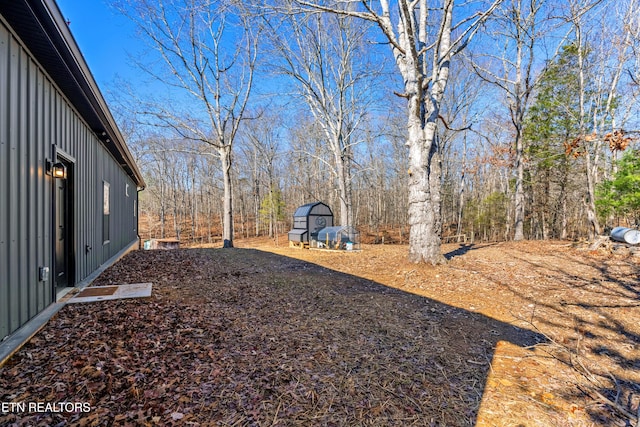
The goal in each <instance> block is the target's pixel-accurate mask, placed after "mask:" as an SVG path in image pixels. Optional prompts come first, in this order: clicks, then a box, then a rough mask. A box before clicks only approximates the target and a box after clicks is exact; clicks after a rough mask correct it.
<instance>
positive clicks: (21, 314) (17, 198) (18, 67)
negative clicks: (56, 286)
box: [0, 19, 137, 340]
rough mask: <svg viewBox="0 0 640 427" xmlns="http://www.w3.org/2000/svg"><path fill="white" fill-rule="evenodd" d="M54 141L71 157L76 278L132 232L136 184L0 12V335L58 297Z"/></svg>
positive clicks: (123, 243) (87, 272)
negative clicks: (49, 164)
mask: <svg viewBox="0 0 640 427" xmlns="http://www.w3.org/2000/svg"><path fill="white" fill-rule="evenodd" d="M53 144H55V145H56V146H57V148H58V149H60V150H62V151H63V152H64V153H66V154H68V155H70V156H72V157H73V158H74V159H75V162H74V163H73V166H72V168H73V171H72V175H73V176H72V178H73V183H72V185H73V187H74V189H73V197H74V224H73V228H74V230H73V235H74V252H75V259H74V262H75V281H76V282H79V281H81V280H82V279H84V278H86V277H87V276H89V275H90V274H91V273H92V272H94V271H95V270H96V269H97V268H98V267H100V266H101V265H102V264H103V263H105V262H106V261H107V260H108V259H109V258H111V257H112V256H114V255H115V254H117V253H118V252H119V251H120V250H121V249H123V248H124V247H126V246H127V245H129V244H130V243H131V242H133V241H134V240H135V239H136V238H137V230H136V218H135V216H134V214H133V207H134V201H135V200H136V199H137V192H136V184H135V183H134V182H133V181H132V179H131V178H130V177H129V176H128V175H127V174H126V173H125V172H124V170H123V169H122V168H121V167H120V165H119V164H118V162H117V161H116V160H115V159H114V158H113V157H112V155H111V154H110V153H109V151H108V150H107V149H106V148H105V147H104V146H103V145H102V143H100V141H99V140H98V138H97V136H96V135H95V134H94V133H93V132H92V130H91V129H90V128H89V127H88V126H87V125H86V123H85V122H84V121H83V120H82V119H81V118H80V116H79V114H78V113H77V112H76V111H75V109H74V108H73V107H72V106H71V105H70V104H69V102H68V100H67V99H66V98H65V97H64V95H63V94H62V93H61V92H60V90H59V89H58V88H57V87H56V86H55V85H54V84H53V83H52V80H51V79H50V78H49V76H47V74H46V73H45V72H43V70H42V68H41V67H40V66H39V65H38V64H37V63H36V62H35V61H34V60H33V59H32V57H31V56H30V54H29V52H28V50H26V49H25V48H24V47H23V46H22V45H21V43H20V41H19V40H18V39H17V37H16V36H15V35H14V34H13V33H12V32H11V30H10V29H9V28H8V27H7V26H6V24H5V23H4V21H3V20H2V19H0V340H2V339H3V338H4V337H6V336H7V335H9V334H11V333H12V332H14V331H15V330H17V329H18V328H19V327H20V326H22V325H24V324H25V323H26V322H27V321H28V320H29V319H31V318H32V317H34V316H35V315H37V314H38V313H39V312H40V311H42V310H43V309H44V308H46V307H47V306H48V305H49V304H51V303H52V302H53V301H54V298H55V296H54V295H53V280H52V278H53V274H54V271H53V269H54V256H53V241H52V239H53V238H54V236H55V234H54V233H53V230H52V224H53V221H52V215H53V206H52V203H53V181H52V178H51V177H50V176H49V175H47V174H46V159H48V158H49V159H53V158H54V153H55V151H54V148H53ZM103 180H104V181H107V182H109V183H110V184H111V215H110V218H109V220H110V234H111V240H110V242H109V243H108V244H105V245H103V241H102V182H103ZM127 185H129V197H127V196H126V194H125V189H126V186H127ZM88 247H90V248H91V250H86V248H88ZM41 266H47V267H49V268H50V269H51V276H50V279H49V280H47V281H39V271H38V269H39V267H41Z"/></svg>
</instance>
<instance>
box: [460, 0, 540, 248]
mask: <svg viewBox="0 0 640 427" xmlns="http://www.w3.org/2000/svg"><path fill="white" fill-rule="evenodd" d="M547 3H548V2H547V1H546V0H508V1H506V2H505V3H503V4H502V7H500V9H499V11H498V12H497V13H496V14H495V16H496V19H495V20H493V23H494V24H495V28H494V32H493V33H492V38H493V40H492V38H491V37H487V38H486V39H485V40H483V41H484V42H485V43H490V42H493V43H495V46H496V47H498V49H500V46H502V48H501V51H500V50H498V53H495V52H493V51H492V50H485V49H486V48H485V47H483V49H482V51H481V52H478V53H476V54H474V55H473V61H472V63H473V67H474V69H475V71H476V73H477V74H478V75H479V76H480V77H481V78H482V79H483V80H485V81H486V82H488V83H490V84H492V85H494V86H495V87H497V88H498V89H499V91H501V92H503V93H504V94H505V95H506V99H507V102H508V105H507V107H508V109H509V113H510V117H511V124H512V126H513V135H514V141H513V147H514V151H515V170H516V182H515V194H514V198H515V212H514V215H515V218H514V236H513V239H514V240H522V239H524V218H525V185H524V184H525V154H526V147H525V141H524V138H523V125H524V120H525V116H526V113H527V108H528V106H529V102H530V100H531V97H532V94H533V90H534V88H535V85H536V82H537V81H538V80H539V78H540V76H541V74H540V73H537V69H536V66H535V65H536V61H537V62H538V63H539V62H540V61H541V59H540V58H539V55H538V54H539V53H540V52H542V51H543V50H542V46H541V43H542V41H543V40H544V39H543V37H542V36H543V34H544V30H545V29H544V28H543V25H542V23H543V20H544V21H547V18H546V17H545V16H544V15H543V12H544V8H545V5H546V4H547ZM547 22H548V21H547ZM547 29H548V28H547Z"/></svg>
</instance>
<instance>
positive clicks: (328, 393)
mask: <svg viewBox="0 0 640 427" xmlns="http://www.w3.org/2000/svg"><path fill="white" fill-rule="evenodd" d="M280 242H281V245H280V246H276V245H275V244H273V242H267V241H264V240H255V241H244V242H236V244H237V246H239V247H238V248H236V249H230V250H229V249H227V250H223V249H217V248H192V249H180V250H174V251H139V252H133V253H131V254H129V255H128V256H127V257H125V258H124V259H123V260H122V261H121V262H119V263H118V264H116V265H115V266H113V267H112V268H110V269H108V270H107V271H106V272H105V273H104V274H103V275H102V276H100V277H99V279H98V280H97V281H96V282H94V283H93V285H107V284H122V283H139V282H148V281H151V282H153V284H154V291H153V295H152V297H151V298H149V299H145V300H120V301H105V302H98V303H86V304H72V305H67V306H66V307H65V308H63V309H62V310H61V311H60V312H59V314H58V315H57V316H56V317H55V318H54V319H53V320H52V321H51V322H50V323H49V324H48V325H47V326H46V327H45V328H44V329H43V330H42V331H41V332H40V333H39V334H38V335H36V336H35V337H34V338H33V339H32V340H31V342H30V343H28V344H27V345H26V346H25V347H24V348H23V349H22V350H21V351H20V352H19V353H17V354H16V355H15V356H14V357H13V358H12V359H11V360H10V361H9V362H8V363H7V364H6V365H5V366H4V367H2V368H0V402H64V401H66V402H88V403H90V405H91V410H90V411H88V412H76V413H68V412H62V413H56V412H50V413H26V414H25V413H16V412H5V413H2V412H0V425H12V424H13V425H20V426H21V425H24V426H26V425H29V426H31V425H42V426H45V425H46V426H49V425H87V426H89V425H191V426H198V425H200V426H205V425H221V426H232V425H233V426H267V425H270V426H271V425H274V426H294V425H300V426H308V425H322V426H346V425H348V426H352V425H363V426H365V425H366V426H410V425H416V426H473V425H475V426H527V427H529V426H636V425H639V424H638V421H637V418H638V415H639V414H640V409H639V406H640V257H638V256H632V255H629V254H620V253H616V254H611V253H608V252H606V251H598V252H596V251H589V250H587V249H584V248H581V247H578V246H576V247H574V245H572V244H570V243H568V242H518V243H513V242H511V243H498V244H486V245H462V246H461V245H457V244H451V245H445V246H444V251H445V253H446V256H447V258H448V259H449V262H448V264H446V265H443V266H439V267H430V266H425V265H415V264H411V263H409V262H407V261H406V253H407V248H406V246H390V245H384V246H383V245H376V246H365V247H364V250H363V251H361V252H340V253H337V252H326V251H318V250H300V249H290V248H289V247H287V246H285V245H284V244H282V242H283V240H281V241H280Z"/></svg>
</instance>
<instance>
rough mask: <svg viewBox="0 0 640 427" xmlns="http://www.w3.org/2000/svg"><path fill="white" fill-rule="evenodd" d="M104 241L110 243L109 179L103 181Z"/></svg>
mask: <svg viewBox="0 0 640 427" xmlns="http://www.w3.org/2000/svg"><path fill="white" fill-rule="evenodd" d="M102 183H103V187H102V242H103V243H109V240H110V238H109V214H110V213H111V212H110V200H109V198H110V188H111V185H110V184H109V183H108V182H107V181H102Z"/></svg>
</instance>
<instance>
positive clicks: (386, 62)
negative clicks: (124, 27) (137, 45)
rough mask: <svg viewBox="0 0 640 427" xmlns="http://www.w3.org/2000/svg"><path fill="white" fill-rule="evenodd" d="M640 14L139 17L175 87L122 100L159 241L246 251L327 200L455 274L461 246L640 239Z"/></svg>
mask: <svg viewBox="0 0 640 427" xmlns="http://www.w3.org/2000/svg"><path fill="white" fill-rule="evenodd" d="M134 3H135V7H134ZM639 6H640V5H639V2H638V1H637V0H624V1H613V0H602V1H588V0H571V1H569V2H563V4H559V3H558V2H554V1H546V0H528V1H525V0H503V1H495V2H484V1H475V2H464V4H462V2H460V4H458V3H457V2H454V1H453V0H442V1H427V0H417V1H411V2H409V1H399V2H394V4H393V5H391V6H390V5H389V4H388V3H387V2H386V1H381V2H369V1H348V2H345V1H340V2H323V3H314V2H306V1H291V0H275V1H264V2H260V3H256V2H251V3H246V4H245V3H243V2H241V1H234V0H221V1H214V2H211V1H200V0H172V1H168V2H164V3H163V4H162V5H160V4H156V3H155V2H150V1H149V2H140V1H137V2H131V4H128V3H127V2H123V3H122V4H120V6H119V7H120V10H121V11H122V12H123V13H125V14H127V16H129V17H131V18H132V19H133V20H134V21H135V22H136V23H137V24H138V26H139V28H140V29H141V37H143V38H144V40H145V41H146V42H148V43H149V47H150V48H151V49H150V52H152V53H150V55H149V57H148V58H141V59H140V60H139V61H140V64H139V65H140V67H141V70H143V71H145V72H147V73H148V74H149V75H150V76H151V77H153V78H154V79H155V80H156V81H157V82H160V83H162V84H163V85H164V86H163V87H167V90H166V93H165V94H162V93H158V92H157V91H156V93H155V94H154V96H151V95H145V94H144V93H141V92H139V91H137V92H134V91H130V93H125V91H122V90H120V92H119V93H118V94H117V96H114V99H115V102H114V103H113V105H114V109H115V110H116V111H117V112H118V114H119V115H120V116H121V120H120V122H121V125H122V126H121V127H122V128H123V129H124V130H125V131H126V133H127V134H128V139H129V144H130V146H131V148H132V151H133V152H134V153H135V155H136V156H137V160H138V164H139V165H140V168H141V170H142V171H143V173H144V175H145V180H146V182H147V183H148V187H147V188H146V190H145V191H144V192H143V193H142V194H141V196H142V198H141V203H140V221H141V229H142V230H145V231H146V233H144V234H143V235H142V237H143V238H151V237H157V238H166V237H177V238H179V239H181V240H182V241H187V242H194V243H203V242H207V243H211V242H216V241H218V242H219V241H220V240H224V241H225V243H226V244H228V245H230V246H232V245H233V236H234V234H235V236H242V237H250V236H257V235H264V234H269V235H271V236H273V235H275V234H276V233H283V232H286V231H287V230H288V229H289V228H290V221H291V216H292V213H293V211H294V210H295V209H296V207H298V206H299V205H302V204H304V203H307V202H311V201H323V202H325V203H327V204H328V205H329V206H331V207H332V209H333V210H334V213H335V215H336V218H337V219H338V218H339V221H340V222H341V223H342V225H354V226H356V227H358V228H360V229H361V230H364V231H366V232H367V233H369V235H370V238H371V239H373V240H376V241H382V240H383V239H385V242H399V241H402V242H409V243H410V257H411V258H412V259H414V260H415V261H427V262H432V263H438V262H440V258H441V256H440V255H439V246H440V243H441V241H442V240H443V239H444V240H458V239H462V238H463V237H462V236H464V238H466V239H467V240H472V241H500V240H511V239H514V240H520V239H581V238H588V237H591V238H593V237H594V236H596V235H598V234H601V233H603V232H604V231H605V230H606V229H607V228H608V227H613V226H617V225H631V226H633V225H637V224H640V194H639V190H638V188H639V187H640V155H639V154H638V145H637V137H638V134H639V132H638V131H639V130H640V124H639V123H638V117H639V115H638V113H639V111H638V95H639V94H640V84H639V83H640V75H639V68H640V26H639V20H640V14H639V13H638V12H639V10H640V7H639ZM390 51H391V52H390ZM389 53H391V55H389ZM420 236H422V237H423V238H422V239H420V238H418V237H420ZM424 247H430V248H431V249H429V250H427V251H422V249H420V248H424ZM433 248H436V249H437V251H438V254H437V255H434V252H433V250H434V249H433Z"/></svg>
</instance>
